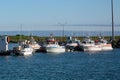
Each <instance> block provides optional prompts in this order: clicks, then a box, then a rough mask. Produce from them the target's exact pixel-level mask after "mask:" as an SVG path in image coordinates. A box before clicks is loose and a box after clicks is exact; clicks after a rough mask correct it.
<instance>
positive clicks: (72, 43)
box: [66, 37, 80, 51]
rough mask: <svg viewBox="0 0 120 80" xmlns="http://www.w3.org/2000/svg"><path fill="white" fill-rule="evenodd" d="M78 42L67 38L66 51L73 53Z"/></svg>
mask: <svg viewBox="0 0 120 80" xmlns="http://www.w3.org/2000/svg"><path fill="white" fill-rule="evenodd" d="M79 44H80V40H78V39H76V38H72V37H68V38H67V42H66V51H73V50H74V49H75V47H77V46H79Z"/></svg>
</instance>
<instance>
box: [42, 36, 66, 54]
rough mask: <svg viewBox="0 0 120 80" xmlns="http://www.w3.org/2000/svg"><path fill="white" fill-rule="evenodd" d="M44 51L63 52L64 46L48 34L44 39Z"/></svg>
mask: <svg viewBox="0 0 120 80" xmlns="http://www.w3.org/2000/svg"><path fill="white" fill-rule="evenodd" d="M44 46H45V49H46V52H48V53H64V52H65V47H64V46H60V45H59V44H58V42H57V41H56V40H55V39H54V38H53V36H50V37H49V38H48V39H47V40H46V44H45V45H44Z"/></svg>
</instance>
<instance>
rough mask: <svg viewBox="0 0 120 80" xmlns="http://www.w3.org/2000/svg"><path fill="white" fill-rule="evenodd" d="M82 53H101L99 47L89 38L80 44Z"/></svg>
mask: <svg viewBox="0 0 120 80" xmlns="http://www.w3.org/2000/svg"><path fill="white" fill-rule="evenodd" d="M80 46H81V48H82V49H83V51H101V50H102V49H101V45H98V44H97V45H96V44H95V43H94V41H93V40H91V39H90V37H89V36H88V37H86V38H85V39H84V40H83V41H82V43H81V44H80Z"/></svg>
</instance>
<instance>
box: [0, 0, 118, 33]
mask: <svg viewBox="0 0 120 80" xmlns="http://www.w3.org/2000/svg"><path fill="white" fill-rule="evenodd" d="M119 4H120V0H114V23H115V25H120V9H119V8H120V5H119ZM111 23H112V21H111V0H0V31H19V30H20V29H21V26H22V30H28V31H33V30H61V29H63V26H64V29H65V30H100V29H101V30H111V26H109V27H108V26H107V27H106V26H104V28H103V26H102V27H101V26H86V25H89V24H95V25H110V24H111ZM76 25H77V26H76ZM80 25H82V26H80ZM115 30H117V31H118V30H120V26H117V27H116V29H115Z"/></svg>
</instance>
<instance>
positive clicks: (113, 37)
mask: <svg viewBox="0 0 120 80" xmlns="http://www.w3.org/2000/svg"><path fill="white" fill-rule="evenodd" d="M111 13H112V41H114V40H115V36H114V13H113V0H111Z"/></svg>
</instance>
